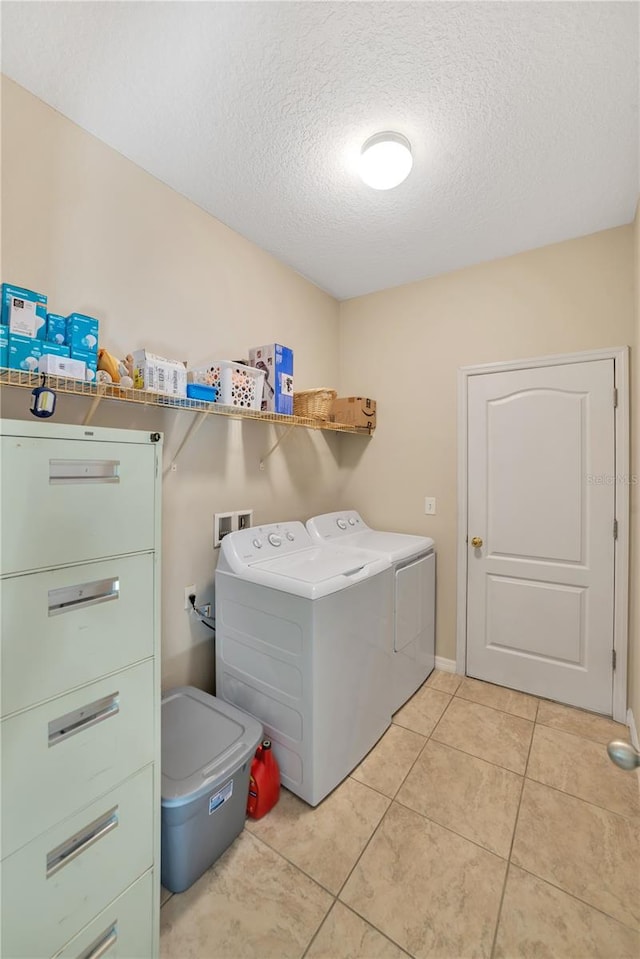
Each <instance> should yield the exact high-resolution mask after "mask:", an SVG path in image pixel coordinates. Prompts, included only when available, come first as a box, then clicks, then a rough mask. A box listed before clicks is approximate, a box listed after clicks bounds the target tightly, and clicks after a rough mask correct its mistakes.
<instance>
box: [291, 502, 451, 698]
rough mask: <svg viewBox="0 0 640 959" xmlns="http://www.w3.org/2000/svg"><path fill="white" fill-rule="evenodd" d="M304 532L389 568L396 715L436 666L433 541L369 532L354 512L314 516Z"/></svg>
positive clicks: (322, 541)
mask: <svg viewBox="0 0 640 959" xmlns="http://www.w3.org/2000/svg"><path fill="white" fill-rule="evenodd" d="M307 530H308V531H309V533H310V534H311V537H312V538H313V539H314V540H315V541H316V542H317V543H325V544H327V545H330V546H334V547H339V548H341V549H344V547H345V546H349V547H357V548H358V549H365V550H369V551H370V552H371V553H372V554H375V555H377V556H382V557H384V558H385V559H386V560H388V561H389V562H390V563H391V564H392V567H393V577H394V616H393V625H392V629H391V630H390V633H389V635H390V637H391V640H390V646H391V649H392V650H393V653H392V674H391V686H392V705H391V710H392V712H396V710H398V709H400V707H401V706H402V705H403V703H405V702H406V701H407V699H409V697H410V696H412V695H413V694H414V693H415V691H416V690H417V689H418V688H419V687H420V686H421V685H422V683H423V682H424V681H425V679H426V678H427V676H428V675H429V673H431V672H432V671H433V668H434V666H435V643H436V636H435V605H436V589H435V586H436V554H435V543H434V541H433V540H432V539H430V538H429V537H427V536H411V535H409V534H408V533H388V532H384V531H382V530H375V529H371V528H370V527H369V526H367V524H366V523H365V522H364V520H363V519H362V517H361V516H360V514H359V513H357V512H356V511H355V510H342V511H341V512H338V513H325V514H324V515H322V516H314V517H313V518H312V519H310V520H308V521H307Z"/></svg>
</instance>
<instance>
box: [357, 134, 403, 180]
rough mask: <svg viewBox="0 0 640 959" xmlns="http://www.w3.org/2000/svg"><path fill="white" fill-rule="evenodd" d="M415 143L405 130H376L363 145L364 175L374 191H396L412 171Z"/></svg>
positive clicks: (361, 164) (362, 163)
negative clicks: (412, 153)
mask: <svg viewBox="0 0 640 959" xmlns="http://www.w3.org/2000/svg"><path fill="white" fill-rule="evenodd" d="M412 166H413V157H412V155H411V144H410V143H409V141H408V140H407V138H406V137H404V136H402V134H401V133H389V132H387V133H376V134H375V135H374V136H372V137H369V139H368V140H366V141H365V143H364V144H363V145H362V150H361V151H360V160H359V164H358V169H359V172H360V177H361V178H362V180H364V182H365V183H366V184H367V186H370V187H373V189H374V190H392V189H393V187H395V186H398V185H399V184H400V183H402V182H403V180H406V179H407V177H408V176H409V174H410V173H411V167H412Z"/></svg>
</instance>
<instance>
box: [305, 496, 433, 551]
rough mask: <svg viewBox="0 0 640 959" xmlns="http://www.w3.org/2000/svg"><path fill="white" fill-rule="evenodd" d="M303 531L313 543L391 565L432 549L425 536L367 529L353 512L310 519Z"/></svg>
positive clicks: (360, 518)
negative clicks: (381, 559)
mask: <svg viewBox="0 0 640 959" xmlns="http://www.w3.org/2000/svg"><path fill="white" fill-rule="evenodd" d="M307 531H308V533H309V534H310V536H311V538H312V539H313V540H314V542H316V543H320V542H323V543H327V544H328V545H330V546H341V547H344V546H348V547H350V548H351V547H356V548H358V549H364V550H370V551H371V552H372V553H376V554H377V555H379V556H385V557H386V558H387V559H388V560H389V562H391V563H397V562H398V561H399V560H402V559H409V558H411V557H412V556H417V555H419V554H420V553H428V552H430V551H431V550H433V548H434V546H435V543H434V541H433V540H432V539H431V538H430V537H429V536H412V535H411V534H410V533H387V532H385V531H383V530H376V529H371V528H370V527H369V526H367V524H366V523H365V522H364V520H363V519H362V517H361V516H360V514H359V513H358V512H356V510H353V509H349V510H341V511H340V512H337V513H324V514H323V515H322V516H314V517H312V518H311V519H310V520H308V521H307Z"/></svg>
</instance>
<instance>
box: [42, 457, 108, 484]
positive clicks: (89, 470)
mask: <svg viewBox="0 0 640 959" xmlns="http://www.w3.org/2000/svg"><path fill="white" fill-rule="evenodd" d="M119 482H120V460H49V483H50V484H52V485H55V484H61V483H84V484H85V485H86V484H88V483H119Z"/></svg>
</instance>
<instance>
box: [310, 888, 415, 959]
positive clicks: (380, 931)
mask: <svg viewBox="0 0 640 959" xmlns="http://www.w3.org/2000/svg"><path fill="white" fill-rule="evenodd" d="M336 904H339V905H341V906H342V907H343V909H347V910H348V911H349V912H352V913H353V914H354V916H357V917H358V919H362V921H363V922H366V924H367V925H368V926H370V927H371V928H372V929H373V930H374V932H377V933H378V935H379V936H382V937H383V939H386V940H387V942H390V943H391V945H392V946H395V947H396V949H399V950H400V952H401V953H402V954H403V956H407V959H414V957H413V956H412V955H411V953H409V952H407V950H406V949H403V947H402V946H401V945H400V944H399V943H398V942H396V941H395V939H392V938H391V937H390V936H388V935H387V933H386V932H383V931H382V929H378V927H377V926H374V925H373V923H372V922H371V921H370V920H369V919H365V917H364V916H362V915H360V913H359V912H358V911H357V909H354V907H353V906H349V905H347V903H346V902H343V901H342V899H338V898H337V897H336V899H335V900H334V902H333V903H332V904H331V909H329V912H328V913H327V914H326V916H325V917H324V919H323V920H322V922H321V923H320V925H319V926H318V928H317V929H316V931H315V933H314V934H313V938H312V939H311V942H310V943H309V945H308V946H307V948H306V949H305V951H304V953H303V954H302V957H301V959H305V957H306V955H307V953H308V952H309V949H311V946H312V945H313V943H314V941H315V940H316V939H317V938H318V933H319V932H320V930H321V929H322V927H323V926H324V924H325V922H326V921H327V919H328V918H329V915H330V914H331V913H332V912H333V910H334V909H335V907H336Z"/></svg>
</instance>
